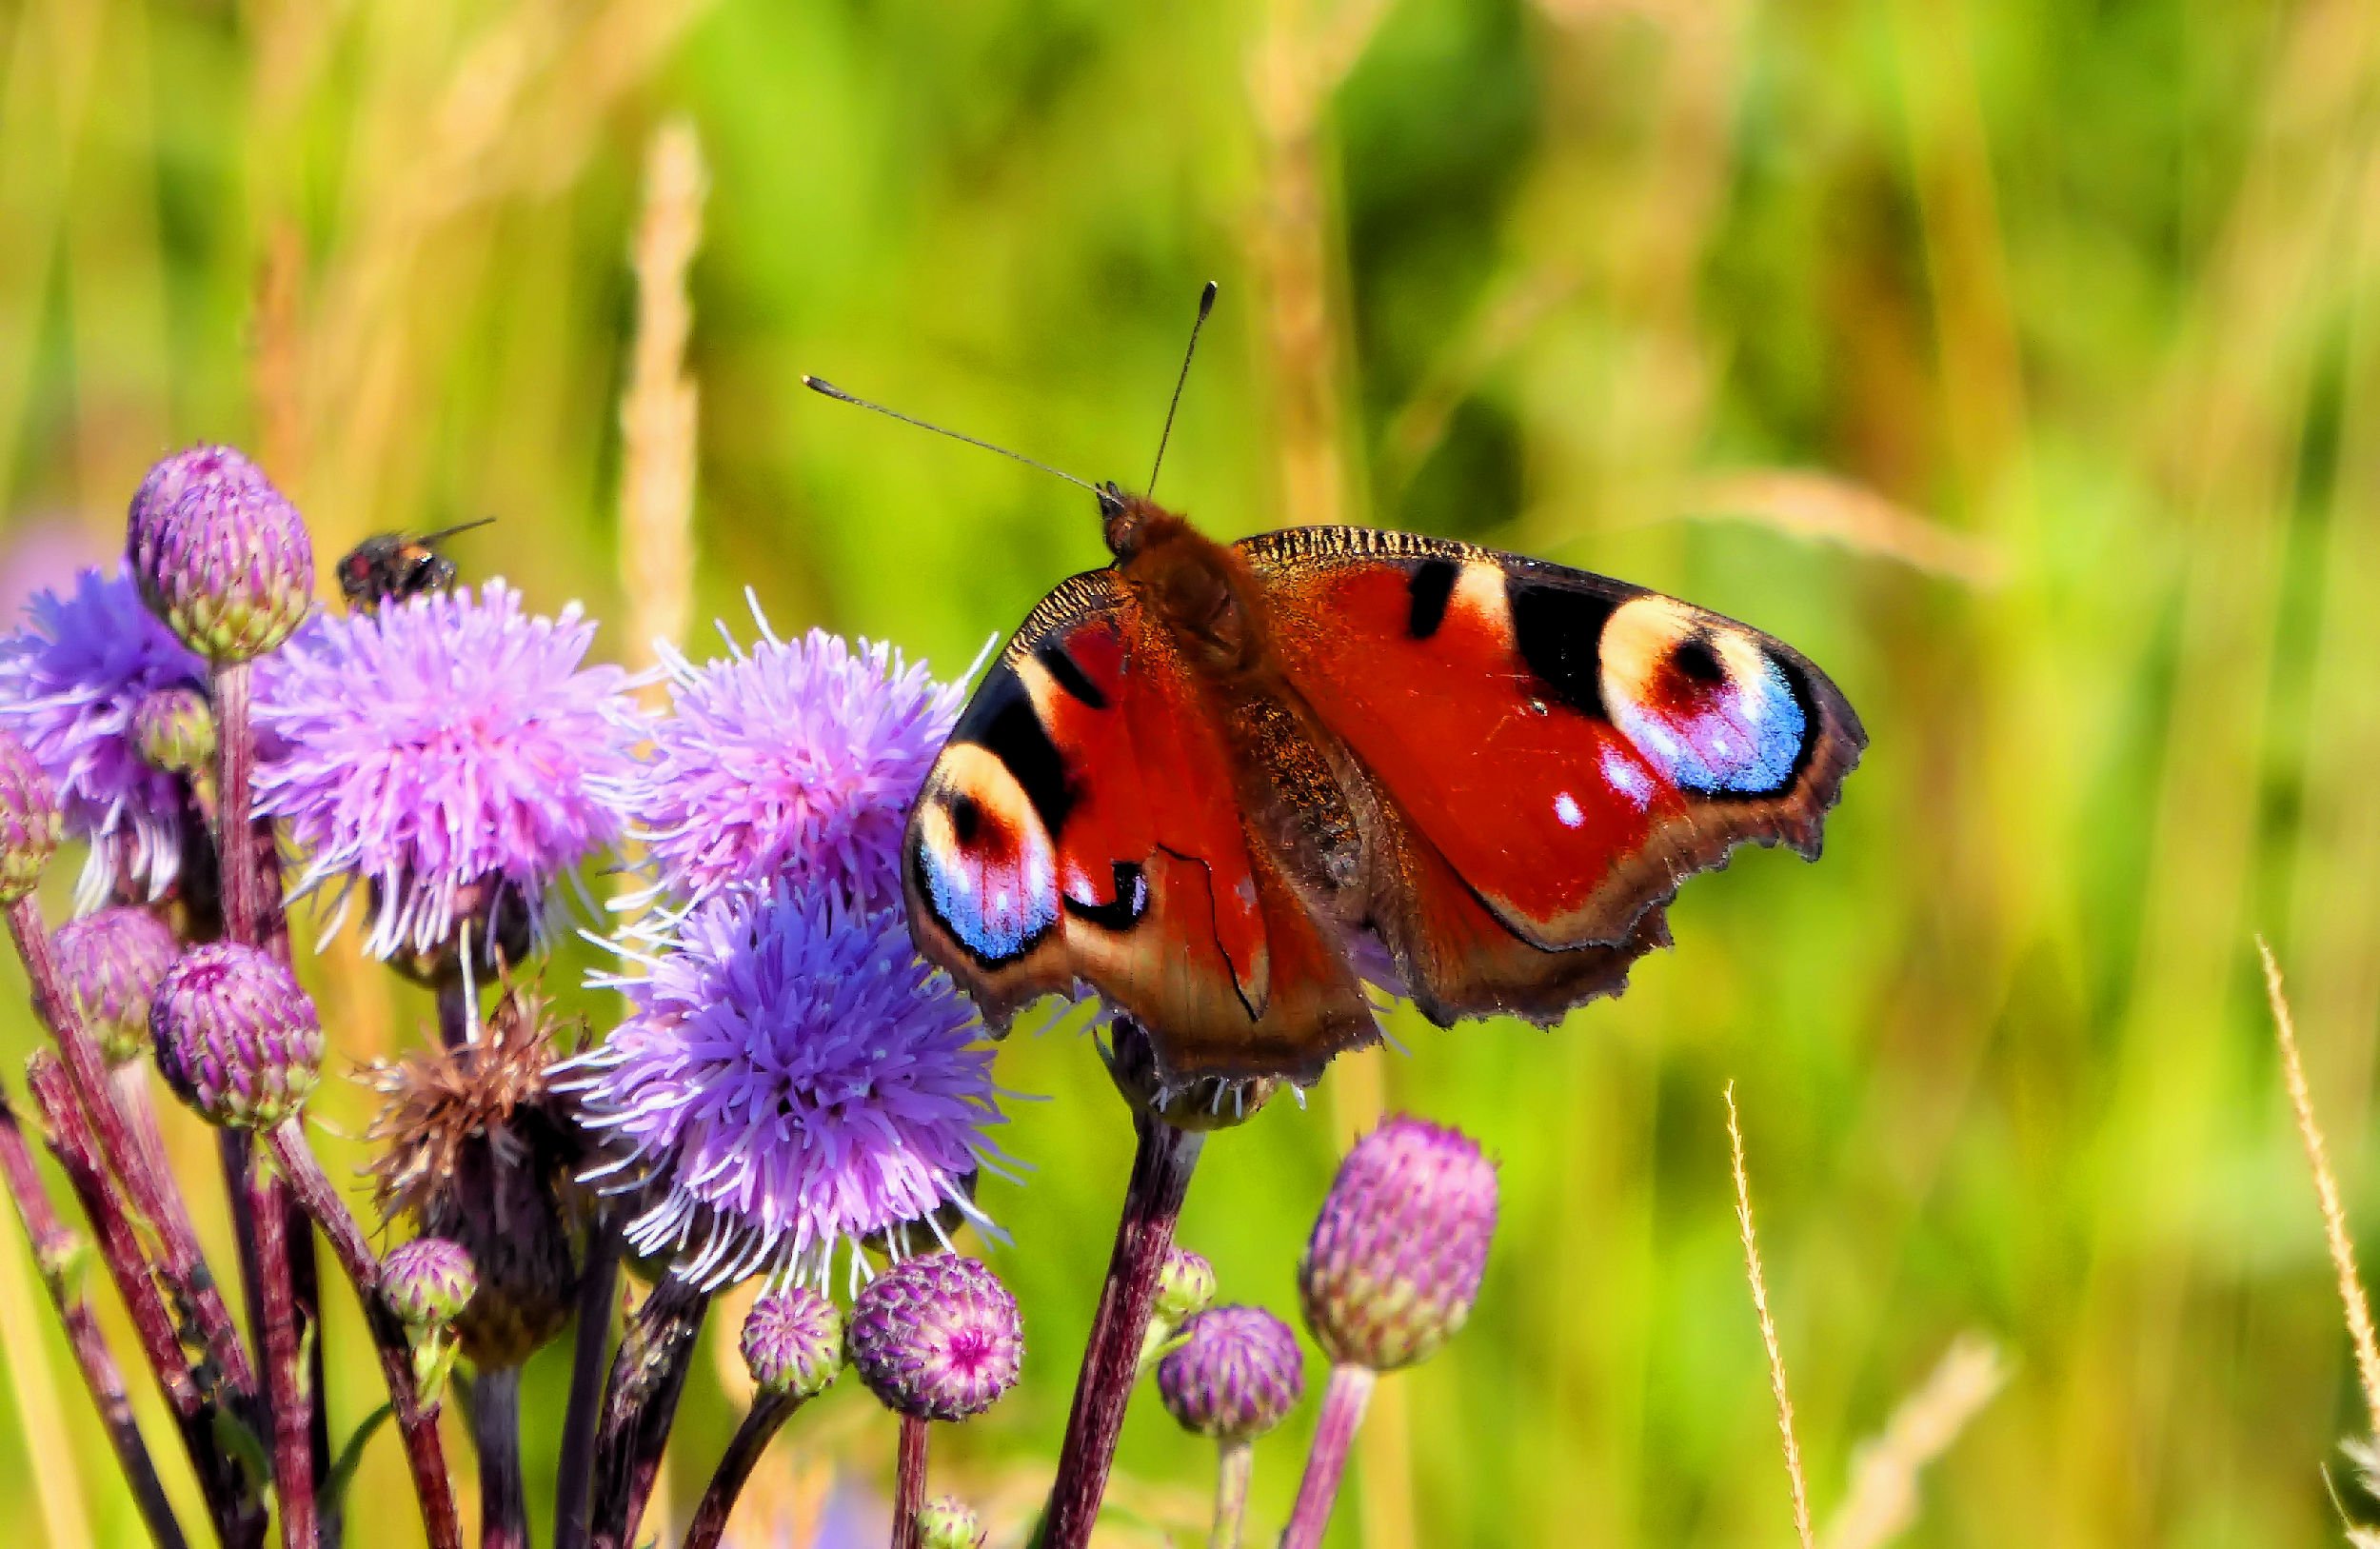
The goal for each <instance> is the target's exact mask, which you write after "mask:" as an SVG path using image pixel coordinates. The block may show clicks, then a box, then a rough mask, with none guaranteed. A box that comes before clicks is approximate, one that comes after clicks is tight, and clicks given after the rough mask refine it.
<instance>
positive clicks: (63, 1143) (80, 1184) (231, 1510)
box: [25, 1052, 266, 1549]
mask: <svg viewBox="0 0 2380 1549" xmlns="http://www.w3.org/2000/svg"><path fill="white" fill-rule="evenodd" d="M25 1079H26V1084H27V1086H28V1087H29V1088H30V1090H31V1092H32V1095H33V1102H34V1105H35V1106H36V1107H37V1108H39V1109H40V1111H41V1115H42V1122H43V1123H44V1125H45V1126H46V1128H47V1130H48V1143H49V1148H50V1155H51V1156H52V1157H55V1158H56V1159H57V1162H58V1165H59V1168H60V1169H61V1170H62V1171H63V1172H64V1173H65V1174H66V1179H67V1183H68V1186H69V1187H70V1188H71V1189H73V1191H74V1196H75V1199H76V1200H77V1201H79V1202H80V1203H81V1204H82V1207H83V1215H84V1218H85V1219H86V1220H88V1221H89V1222H90V1224H91V1230H92V1233H93V1236H94V1239H95V1242H96V1245H97V1247H98V1250H99V1258H100V1261H101V1262H103V1263H105V1264H106V1265H107V1266H108V1274H109V1279H110V1280H112V1281H114V1282H115V1286H116V1291H117V1294H118V1295H120V1296H122V1297H123V1299H124V1304H125V1307H126V1308H127V1310H128V1311H129V1313H130V1315H131V1323H132V1330H133V1333H134V1334H135V1336H136V1337H137V1338H138V1339H139V1340H140V1345H141V1353H142V1355H143V1356H144V1357H146V1358H147V1359H148V1361H149V1369H150V1371H151V1372H153V1373H154V1374H155V1375H156V1378H157V1385H158V1386H159V1387H160V1388H161V1389H163V1390H164V1393H165V1397H166V1402H167V1403H168V1405H169V1406H170V1407H171V1408H172V1410H173V1414H174V1420H175V1424H176V1426H177V1428H178V1429H179V1430H180V1432H181V1436H182V1445H183V1448H184V1450H185V1451H187V1452H188V1454H189V1459H190V1468H191V1471H192V1472H193V1473H195V1474H196V1475H197V1476H198V1483H199V1488H200V1490H201V1492H202V1493H203V1494H204V1495H205V1497H206V1499H207V1507H208V1512H209V1513H210V1514H212V1516H213V1518H214V1521H215V1531H216V1535H217V1536H218V1537H219V1538H220V1539H222V1540H223V1542H224V1543H225V1544H226V1545H232V1546H243V1549H247V1546H254V1545H259V1544H262V1543H263V1542H264V1539H265V1526H266V1521H265V1508H264V1504H263V1502H262V1500H261V1499H259V1496H258V1491H257V1485H258V1483H260V1482H261V1481H256V1480H251V1479H249V1478H248V1474H247V1471H246V1470H245V1469H243V1468H242V1467H241V1466H240V1465H239V1463H238V1462H237V1461H236V1460H234V1459H233V1458H232V1457H231V1456H230V1455H229V1454H228V1453H227V1452H225V1450H224V1447H223V1439H222V1435H221V1433H220V1431H219V1429H218V1426H219V1423H220V1422H221V1421H222V1420H225V1419H226V1418H227V1417H226V1413H225V1405H224V1402H223V1400H224V1399H225V1398H226V1397H227V1395H226V1393H225V1391H224V1389H223V1387H222V1374H221V1372H220V1371H219V1370H217V1369H216V1368H215V1367H213V1366H212V1365H211V1363H210V1364H208V1365H207V1366H205V1367H204V1368H201V1369H198V1370H193V1369H192V1367H191V1364H190V1356H189V1354H188V1351H189V1349H191V1348H203V1346H202V1345H198V1344H196V1343H195V1342H193V1343H192V1344H190V1345H188V1346H186V1344H185V1342H184V1340H183V1339H182V1334H181V1329H180V1327H179V1326H178V1325H177V1323H176V1322H175V1320H174V1315H173V1313H172V1311H171V1310H170V1309H169V1307H168V1305H167V1303H166V1298H165V1294H164V1293H163V1292H162V1291H161V1290H160V1289H159V1288H158V1285H157V1281H156V1279H155V1278H154V1277H153V1275H152V1273H151V1270H150V1266H149V1261H148V1259H147V1258H146V1257H145V1256H144V1255H143V1252H142V1248H141V1243H140V1239H139V1236H138V1234H136V1233H135V1232H134V1231H133V1229H132V1224H131V1221H132V1218H131V1212H130V1208H129V1205H128V1203H127V1202H126V1201H125V1198H124V1196H123V1193H122V1192H121V1189H120V1186H119V1185H118V1183H117V1182H116V1181H115V1180H114V1179H112V1178H111V1177H109V1174H108V1171H107V1169H106V1167H105V1166H104V1165H102V1163H101V1162H100V1159H99V1150H98V1144H97V1142H95V1141H94V1140H93V1139H92V1137H91V1133H90V1127H89V1120H88V1117H87V1116H86V1114H85V1113H84V1110H83V1107H82V1104H80V1103H79V1102H76V1101H75V1100H74V1093H73V1091H72V1088H71V1086H70V1084H69V1082H68V1080H67V1075H66V1072H65V1071H64V1070H63V1069H61V1068H60V1066H59V1063H58V1061H57V1059H56V1057H55V1056H54V1055H51V1054H49V1053H47V1052H44V1053H39V1054H36V1055H34V1056H33V1058H32V1059H31V1060H30V1062H28V1063H27V1066H26V1072H25ZM245 1422H246V1417H238V1418H236V1419H235V1420H234V1423H245Z"/></svg>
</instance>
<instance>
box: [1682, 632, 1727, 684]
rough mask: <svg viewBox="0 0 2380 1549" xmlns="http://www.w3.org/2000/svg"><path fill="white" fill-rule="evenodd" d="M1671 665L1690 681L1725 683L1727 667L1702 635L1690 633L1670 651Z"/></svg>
mask: <svg viewBox="0 0 2380 1549" xmlns="http://www.w3.org/2000/svg"><path fill="white" fill-rule="evenodd" d="M1669 661H1670V665H1672V666H1674V667H1676V669H1677V670H1678V671H1679V672H1680V673H1682V674H1684V675H1685V677H1686V679H1687V681H1688V682H1690V683H1706V684H1708V683H1725V682H1726V681H1727V668H1726V667H1725V666H1723V665H1720V663H1719V658H1718V653H1717V652H1716V651H1715V650H1713V649H1712V648H1711V643H1710V642H1709V641H1707V640H1705V639H1703V638H1702V637H1701V636H1700V635H1688V636H1687V637H1686V638H1685V639H1683V640H1681V641H1679V642H1678V643H1677V648H1676V650H1674V651H1672V652H1670V653H1669Z"/></svg>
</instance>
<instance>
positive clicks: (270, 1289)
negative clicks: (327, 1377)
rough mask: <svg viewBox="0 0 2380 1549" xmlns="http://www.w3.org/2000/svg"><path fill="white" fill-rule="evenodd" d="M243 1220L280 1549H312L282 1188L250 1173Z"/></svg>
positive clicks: (309, 1468) (309, 1437)
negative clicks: (251, 1265)
mask: <svg viewBox="0 0 2380 1549" xmlns="http://www.w3.org/2000/svg"><path fill="white" fill-rule="evenodd" d="M248 1212H249V1219H250V1220H251V1221H254V1222H255V1229H256V1258H257V1262H258V1267H259V1269H260V1270H261V1275H260V1277H259V1278H260V1280H261V1281H262V1283H263V1285H264V1288H265V1301H264V1305H263V1308H262V1309H261V1311H260V1313H259V1315H258V1317H257V1320H256V1321H257V1325H258V1327H259V1328H260V1329H262V1330H263V1333H264V1339H263V1340H262V1342H261V1348H260V1350H259V1352H258V1353H259V1355H260V1357H261V1358H262V1360H263V1362H264V1367H265V1393H266V1395H267V1397H268V1399H269V1400H270V1402H271V1408H272V1436H271V1437H270V1438H269V1440H270V1442H271V1445H272V1478H273V1494H274V1497H275V1499H277V1500H278V1501H279V1503H280V1507H281V1541H282V1543H283V1544H284V1545H285V1546H286V1549H316V1545H317V1541H318V1540H317V1537H316V1524H315V1520H314V1446H313V1425H312V1422H311V1421H310V1420H309V1419H308V1418H307V1411H308V1410H309V1408H310V1407H311V1405H310V1404H309V1403H308V1402H307V1396H306V1395H305V1394H304V1393H302V1392H301V1391H300V1387H301V1379H300V1372H299V1366H298V1320H297V1305H296V1301H295V1299H294V1298H293V1297H292V1296H291V1295H290V1290H289V1236H288V1224H289V1223H288V1207H287V1204H286V1202H285V1201H284V1198H283V1194H282V1185H281V1184H280V1183H279V1182H277V1181H275V1180H273V1179H271V1178H269V1177H266V1176H263V1175H259V1174H256V1173H253V1172H251V1174H250V1175H249V1178H248Z"/></svg>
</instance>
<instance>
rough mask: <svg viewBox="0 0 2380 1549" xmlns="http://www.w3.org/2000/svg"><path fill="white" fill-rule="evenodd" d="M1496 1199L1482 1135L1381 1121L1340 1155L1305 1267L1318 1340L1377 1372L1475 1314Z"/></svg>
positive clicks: (1399, 1119) (1402, 1117) (1417, 1122)
mask: <svg viewBox="0 0 2380 1549" xmlns="http://www.w3.org/2000/svg"><path fill="white" fill-rule="evenodd" d="M1496 1204H1497V1200H1496V1165H1495V1163H1493V1162H1489V1161H1488V1159H1487V1158H1486V1157H1485V1156H1484V1155H1482V1154H1481V1153H1480V1150H1479V1145H1478V1142H1476V1141H1474V1140H1472V1139H1471V1137H1469V1136H1468V1135H1465V1134H1463V1133H1462V1132H1461V1131H1460V1130H1458V1129H1449V1128H1446V1127H1444V1126H1442V1125H1438V1124H1433V1123H1431V1122H1428V1121H1426V1120H1422V1119H1416V1118H1414V1117H1412V1116H1411V1115H1409V1114H1394V1115H1391V1116H1390V1117H1389V1118H1387V1119H1385V1120H1382V1121H1381V1122H1380V1126H1379V1128H1378V1129H1376V1130H1374V1131H1373V1132H1372V1133H1371V1134H1369V1135H1366V1136H1365V1137H1364V1138H1363V1139H1361V1140H1359V1141H1358V1142H1356V1143H1355V1145H1354V1146H1353V1147H1351V1148H1350V1149H1349V1150H1348V1152H1347V1156H1346V1159H1345V1160H1344V1161H1342V1162H1340V1163H1339V1176H1338V1177H1337V1178H1335V1179H1333V1180H1332V1181H1331V1191H1330V1193H1329V1195H1328V1196H1327V1197H1326V1198H1325V1199H1324V1200H1323V1201H1322V1212H1321V1216H1320V1218H1319V1220H1317V1221H1315V1223H1314V1236H1313V1237H1312V1238H1311V1239H1310V1240H1309V1241H1307V1243H1306V1252H1305V1258H1304V1261H1302V1262H1301V1263H1299V1266H1298V1289H1299V1297H1300V1299H1301V1301H1303V1303H1304V1306H1305V1316H1306V1326H1307V1327H1308V1328H1310V1329H1312V1330H1313V1331H1314V1338H1315V1341H1316V1342H1317V1343H1319V1345H1321V1347H1322V1349H1323V1351H1324V1353H1326V1354H1327V1355H1329V1357H1330V1358H1331V1359H1332V1360H1335V1361H1339V1362H1342V1363H1345V1364H1349V1365H1355V1366H1361V1367H1364V1368H1366V1369H1368V1370H1371V1371H1376V1372H1385V1371H1394V1370H1396V1369H1397V1368H1398V1367H1399V1366H1410V1365H1412V1364H1413V1363H1414V1362H1416V1361H1418V1360H1422V1359H1424V1358H1425V1357H1427V1356H1429V1355H1430V1354H1432V1353H1433V1352H1434V1351H1436V1350H1437V1349H1438V1346H1439V1345H1441V1344H1444V1343H1445V1342H1446V1341H1447V1340H1449V1339H1451V1338H1453V1337H1454V1335H1455V1332H1456V1331H1457V1330H1458V1329H1459V1328H1461V1327H1462V1325H1463V1323H1464V1321H1466V1320H1468V1319H1469V1318H1470V1316H1471V1305H1472V1303H1473V1301H1476V1300H1477V1299H1478V1295H1479V1280H1480V1277H1481V1276H1482V1275H1483V1274H1484V1273H1485V1271H1486V1268H1487V1252H1488V1240H1489V1239H1490V1238H1491V1237H1493V1236H1494V1235H1495V1233H1496Z"/></svg>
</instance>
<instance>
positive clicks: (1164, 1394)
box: [1157, 1306, 1306, 1441]
mask: <svg viewBox="0 0 2380 1549" xmlns="http://www.w3.org/2000/svg"><path fill="white" fill-rule="evenodd" d="M1305 1386H1306V1379H1305V1354H1304V1352H1303V1351H1301V1350H1299V1348H1298V1336H1297V1334H1296V1332H1295V1331H1294V1330H1292V1329H1291V1328H1290V1326H1289V1325H1288V1324H1287V1323H1284V1322H1282V1321H1280V1320H1279V1319H1278V1318H1276V1317H1274V1316H1273V1315H1272V1314H1271V1313H1269V1312H1267V1311H1265V1310H1264V1309H1263V1308H1262V1307H1242V1306H1224V1307H1210V1308H1208V1309H1207V1310H1206V1311H1204V1312H1202V1313H1200V1314H1199V1315H1198V1316H1197V1317H1196V1318H1193V1319H1191V1320H1190V1323H1189V1326H1188V1327H1187V1328H1186V1329H1184V1330H1183V1332H1182V1343H1181V1346H1180V1348H1179V1349H1177V1350H1175V1351H1173V1352H1172V1353H1171V1354H1169V1355H1167V1356H1166V1357H1165V1359H1164V1360H1160V1361H1159V1362H1158V1363H1157V1391H1158V1395H1159V1397H1160V1398H1162V1399H1163V1400H1165V1410H1166V1413H1168V1414H1170V1415H1172V1416H1173V1417H1174V1419H1175V1420H1176V1421H1178V1422H1179V1423H1180V1425H1181V1427H1182V1429H1184V1430H1186V1431H1194V1432H1196V1433H1197V1434H1199V1435H1200V1436H1211V1437H1213V1438H1215V1439H1216V1440H1219V1441H1245V1440H1251V1439H1253V1438H1255V1437H1259V1436H1262V1435H1263V1434H1264V1433H1265V1432H1267V1431H1269V1430H1271V1429H1272V1428H1273V1427H1274V1426H1276V1425H1279V1423H1280V1422H1281V1418H1282V1417H1283V1416H1285V1415H1287V1414H1288V1413H1289V1411H1290V1410H1292V1409H1294V1408H1296V1407H1297V1406H1298V1400H1299V1398H1300V1397H1301V1396H1303V1394H1304V1393H1305Z"/></svg>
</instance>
